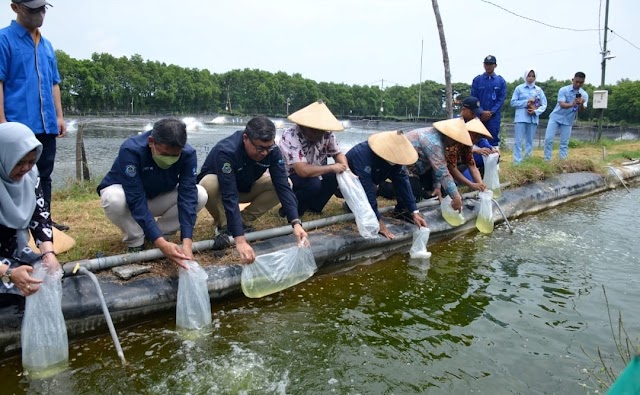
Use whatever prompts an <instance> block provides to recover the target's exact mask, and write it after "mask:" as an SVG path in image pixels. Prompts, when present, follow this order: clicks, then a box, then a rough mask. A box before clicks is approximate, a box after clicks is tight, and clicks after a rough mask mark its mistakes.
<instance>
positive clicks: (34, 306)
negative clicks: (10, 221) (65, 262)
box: [21, 263, 69, 378]
mask: <svg viewBox="0 0 640 395" xmlns="http://www.w3.org/2000/svg"><path fill="white" fill-rule="evenodd" d="M32 276H33V277H34V278H37V279H39V280H43V282H42V283H41V284H40V289H39V290H38V291H37V292H36V293H34V294H32V295H29V296H27V298H26V302H25V308H24V318H23V319H22V334H21V336H22V366H23V367H24V369H25V370H26V371H28V372H29V375H30V376H31V377H34V378H43V377H48V376H53V375H54V374H57V373H59V372H60V371H62V370H64V369H66V368H67V364H68V360H69V343H68V340H67V326H66V324H65V322H64V316H63V315H62V282H61V279H62V269H58V270H55V271H51V272H50V269H48V268H46V267H44V266H43V265H42V263H37V264H36V265H35V266H34V270H33V275H32Z"/></svg>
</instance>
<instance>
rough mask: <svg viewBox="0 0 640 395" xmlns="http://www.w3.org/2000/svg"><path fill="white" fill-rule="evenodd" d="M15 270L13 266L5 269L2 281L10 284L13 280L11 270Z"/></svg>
mask: <svg viewBox="0 0 640 395" xmlns="http://www.w3.org/2000/svg"><path fill="white" fill-rule="evenodd" d="M12 271H13V270H12V269H11V268H8V269H7V270H5V272H4V274H3V275H2V282H3V283H5V284H9V283H10V282H11V272H12Z"/></svg>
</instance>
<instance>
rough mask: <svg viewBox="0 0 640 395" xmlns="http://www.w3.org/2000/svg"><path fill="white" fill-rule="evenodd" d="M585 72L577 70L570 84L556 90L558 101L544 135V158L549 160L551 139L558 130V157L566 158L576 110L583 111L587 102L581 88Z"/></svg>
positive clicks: (551, 145)
mask: <svg viewBox="0 0 640 395" xmlns="http://www.w3.org/2000/svg"><path fill="white" fill-rule="evenodd" d="M585 78H586V76H585V74H584V73H583V72H581V71H578V72H577V73H576V74H575V75H574V76H573V79H572V80H571V85H567V86H563V87H562V88H560V90H559V91H558V103H557V104H556V107H555V108H554V109H553V112H552V113H551V115H549V123H548V124H547V131H546V133H545V135H544V160H551V153H552V151H553V140H554V138H555V136H556V133H557V132H558V130H560V155H559V156H560V159H567V155H568V154H569V138H570V137H571V128H572V127H573V122H574V121H575V119H576V118H577V116H578V111H583V110H584V109H585V108H587V105H588V103H589V94H588V93H587V92H586V91H585V90H584V89H582V85H583V84H584V79H585Z"/></svg>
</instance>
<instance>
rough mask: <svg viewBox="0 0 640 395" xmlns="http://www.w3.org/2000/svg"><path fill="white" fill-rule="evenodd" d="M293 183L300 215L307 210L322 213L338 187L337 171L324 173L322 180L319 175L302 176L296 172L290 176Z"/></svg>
mask: <svg viewBox="0 0 640 395" xmlns="http://www.w3.org/2000/svg"><path fill="white" fill-rule="evenodd" d="M289 178H290V179H291V182H292V183H293V192H294V193H295V194H296V198H297V199H298V215H302V214H304V213H305V212H306V211H311V212H314V213H320V212H321V211H322V209H323V208H324V206H325V205H326V204H327V202H328V201H329V199H331V196H332V195H333V194H334V193H335V192H336V190H337V189H338V180H337V179H336V175H335V173H329V174H324V175H323V176H322V180H320V179H319V178H318V177H308V178H307V177H300V176H298V175H296V174H292V175H290V176H289Z"/></svg>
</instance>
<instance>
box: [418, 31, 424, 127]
mask: <svg viewBox="0 0 640 395" xmlns="http://www.w3.org/2000/svg"><path fill="white" fill-rule="evenodd" d="M423 53H424V38H423V39H422V40H421V41H420V83H419V84H418V121H420V99H421V98H422V54H423Z"/></svg>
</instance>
